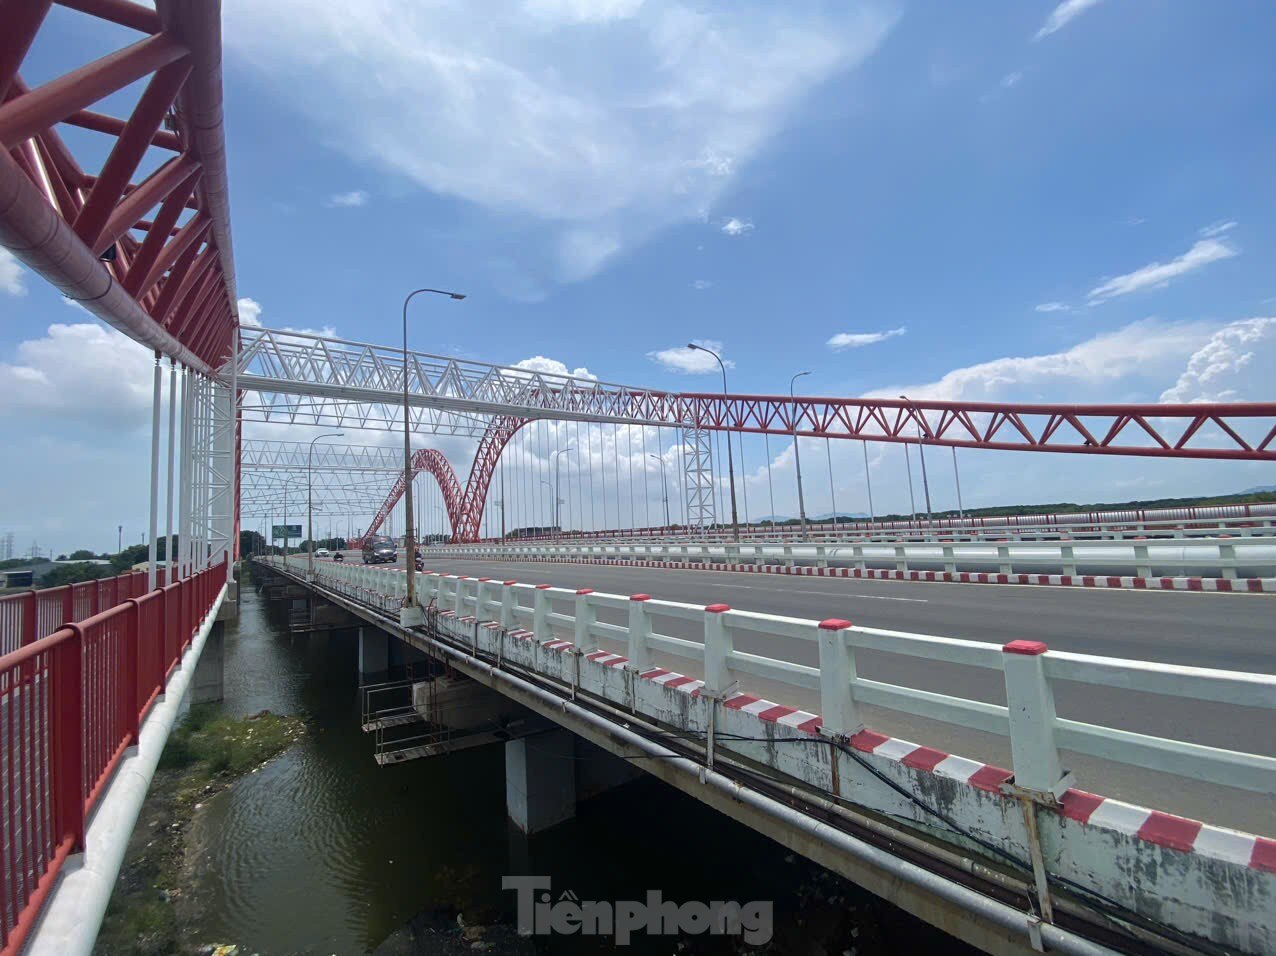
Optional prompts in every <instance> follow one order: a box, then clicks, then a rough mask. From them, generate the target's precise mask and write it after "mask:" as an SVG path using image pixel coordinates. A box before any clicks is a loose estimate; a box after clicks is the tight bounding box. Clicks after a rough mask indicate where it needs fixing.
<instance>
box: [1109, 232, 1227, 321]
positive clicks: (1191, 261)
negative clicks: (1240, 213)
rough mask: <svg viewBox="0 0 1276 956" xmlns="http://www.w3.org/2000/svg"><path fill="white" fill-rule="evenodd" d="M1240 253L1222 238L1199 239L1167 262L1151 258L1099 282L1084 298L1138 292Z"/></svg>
mask: <svg viewBox="0 0 1276 956" xmlns="http://www.w3.org/2000/svg"><path fill="white" fill-rule="evenodd" d="M1238 254H1239V253H1238V252H1237V251H1236V250H1235V249H1234V248H1232V247H1231V246H1229V245H1228V244H1227V243H1225V242H1221V241H1219V240H1218V239H1200V240H1198V241H1197V243H1196V244H1195V245H1194V246H1192V248H1191V249H1189V250H1188V251H1187V252H1185V253H1183V255H1181V256H1179V257H1178V258H1177V259H1172V260H1171V261H1169V262H1165V263H1162V262H1152V263H1149V264H1148V265H1146V266H1144V267H1143V268H1142V269H1136V270H1135V271H1133V272H1127V273H1126V274H1125V275H1121V276H1117V277H1116V278H1113V279H1108V280H1107V281H1106V282H1104V283H1103V284H1102V285H1099V286H1096V287H1095V288H1093V289H1091V290H1090V292H1089V293H1088V294H1087V296H1086V298H1087V299H1088V300H1089V303H1090V304H1091V305H1097V304H1098V303H1100V302H1106V301H1107V300H1108V299H1115V298H1116V297H1117V296H1121V295H1129V294H1130V293H1131V292H1141V291H1142V290H1144V289H1154V288H1159V287H1160V286H1163V285H1165V284H1166V283H1167V282H1169V281H1170V280H1171V279H1175V278H1177V277H1178V276H1181V275H1185V274H1186V273H1189V272H1194V271H1195V270H1197V269H1200V268H1202V267H1203V266H1207V265H1209V264H1210V263H1211V262H1218V261H1219V260H1221V259H1230V258H1231V257H1232V256H1235V255H1238Z"/></svg>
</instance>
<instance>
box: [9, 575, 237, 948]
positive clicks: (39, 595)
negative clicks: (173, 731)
mask: <svg viewBox="0 0 1276 956" xmlns="http://www.w3.org/2000/svg"><path fill="white" fill-rule="evenodd" d="M225 581H226V565H225V563H223V564H220V565H217V566H216V567H213V568H209V569H207V570H205V571H201V572H199V573H198V574H195V575H192V576H191V577H188V578H186V579H185V580H183V581H177V582H175V583H173V584H170V585H167V586H165V587H161V588H157V589H156V590H154V591H151V592H149V593H141V591H142V589H143V588H145V586H146V575H145V574H126V575H121V576H120V577H118V578H112V579H109V580H108V581H89V582H85V583H84V584H77V585H71V586H69V587H64V588H52V589H50V590H48V591H33V592H27V593H24V594H20V595H17V596H16V597H17V600H9V601H6V602H4V603H0V627H2V628H4V630H3V632H0V633H3V635H4V639H5V640H6V641H8V640H9V639H10V635H11V633H16V634H17V635H18V637H17V639H16V641H15V644H16V647H15V649H13V650H11V651H9V652H8V653H5V654H4V655H3V656H0V829H2V830H3V832H4V839H3V841H0V956H9V954H11V953H16V952H18V951H19V950H20V949H21V947H22V944H23V941H24V940H25V939H26V936H27V933H28V932H30V929H31V927H32V926H33V925H34V923H35V919H36V917H37V916H38V914H39V912H40V907H41V906H43V904H44V901H45V899H46V897H47V896H48V893H49V889H50V888H51V887H52V885H53V883H54V881H55V880H56V879H57V875H58V871H59V869H60V868H61V866H62V863H63V861H65V860H66V858H67V856H68V855H69V854H71V853H76V852H79V851H81V850H83V849H84V826H85V818H86V817H87V816H88V814H89V812H90V811H91V810H92V809H93V806H94V804H96V802H97V800H98V798H99V797H100V796H101V794H102V791H103V789H104V788H105V786H106V784H107V782H108V781H109V780H110V778H111V774H112V773H113V772H114V770H115V767H116V765H117V764H118V763H119V761H120V758H121V757H122V756H123V754H124V751H125V750H126V749H127V748H128V747H129V746H131V745H133V744H135V743H136V742H137V731H138V727H139V725H140V724H141V722H142V721H143V720H144V719H145V717H146V714H147V713H148V711H149V710H150V708H151V706H152V704H153V703H154V702H155V699H156V698H157V697H158V696H159V695H160V694H161V693H163V690H164V684H165V681H166V679H167V677H168V674H169V673H170V672H171V671H172V669H173V668H174V667H175V666H176V665H177V663H178V661H179V660H180V659H181V656H182V654H183V653H184V652H185V650H186V648H187V647H188V646H189V645H190V642H191V640H192V638H193V637H194V635H195V632H196V629H197V628H198V627H199V624H200V622H201V621H202V620H203V618H204V616H205V615H206V614H207V613H208V611H209V609H210V608H211V607H212V604H213V601H214V600H215V599H216V597H217V595H218V593H219V592H220V591H221V588H222V585H223V584H224V583H225ZM108 602H110V603H108ZM15 608H17V610H15ZM82 609H88V611H89V613H88V614H87V615H85V616H83V617H81V618H80V619H79V620H78V621H77V623H68V624H64V625H63V626H60V627H59V626H57V625H54V627H56V630H54V629H53V628H49V629H48V631H46V630H43V629H41V630H40V633H48V636H47V637H43V638H40V639H39V640H34V639H30V640H29V639H27V637H28V635H31V634H32V633H33V631H34V630H35V626H36V625H37V624H39V623H43V622H44V621H45V620H48V619H49V615H54V616H56V615H57V614H59V613H62V612H65V611H66V610H82ZM67 619H68V618H63V620H67ZM49 631H52V633H49ZM4 646H6V647H7V646H9V645H8V644H7V643H6V644H5V645H4Z"/></svg>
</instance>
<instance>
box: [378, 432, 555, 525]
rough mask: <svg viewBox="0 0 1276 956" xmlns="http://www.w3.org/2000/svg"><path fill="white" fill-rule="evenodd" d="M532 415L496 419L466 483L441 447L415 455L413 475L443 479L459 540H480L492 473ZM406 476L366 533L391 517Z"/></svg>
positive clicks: (396, 484) (442, 487)
mask: <svg viewBox="0 0 1276 956" xmlns="http://www.w3.org/2000/svg"><path fill="white" fill-rule="evenodd" d="M529 420H530V419H526V418H513V417H507V416H501V417H497V418H494V419H492V422H491V423H490V424H489V425H488V428H487V431H485V432H484V433H483V437H482V438H481V439H480V440H479V446H478V450H477V451H476V452H475V453H474V466H473V468H471V469H470V477H469V478H468V479H467V480H466V482H465V487H464V488H462V487H461V483H460V482H459V481H457V480H456V473H455V472H454V471H453V470H452V466H451V465H450V464H449V463H448V460H447V458H445V457H444V455H443V453H442V452H441V451H437V450H436V449H434V448H422V449H421V450H420V451H418V452H417V453H416V454H414V455H413V456H412V476H413V477H414V478H415V477H416V476H417V475H418V474H419V473H420V472H422V471H428V472H429V473H430V474H431V475H433V476H434V479H435V480H436V481H437V482H438V483H439V489H440V490H441V491H442V492H443V507H444V508H445V509H446V510H447V517H448V521H449V522H450V523H451V525H452V537H453V539H454V540H456V541H477V540H478V533H479V524H480V522H481V521H482V519H483V506H484V505H485V504H486V503H487V491H488V487H489V486H490V485H491V483H492V475H493V474H494V473H495V471H496V463H497V461H499V460H500V457H501V452H502V451H504V450H505V446H506V445H507V444H509V440H510V439H511V438H513V437H514V434H515V433H516V432H517V431H518V430H519V429H520V428H522V427H523V426H524V425H526V424H527V423H528V421H529ZM403 492H404V481H403V476H402V475H399V477H398V478H397V479H396V480H395V482H394V487H393V488H391V489H390V493H389V494H388V495H387V496H386V499H385V503H384V504H382V505H381V508H380V510H378V511H377V513H376V515H375V516H374V517H373V519H372V523H371V524H369V525H368V530H367V531H366V532H365V535H364V536H365V537H367V536H368V535H373V534H376V533H377V531H378V530H379V529H380V528H381V525H383V524H384V523H385V520H386V518H388V517H390V512H391V511H393V510H394V506H395V505H397V504H398V503H399V499H400V498H402V497H403Z"/></svg>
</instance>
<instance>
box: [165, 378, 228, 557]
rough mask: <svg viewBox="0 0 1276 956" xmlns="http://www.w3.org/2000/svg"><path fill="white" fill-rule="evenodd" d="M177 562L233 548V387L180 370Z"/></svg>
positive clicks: (214, 555) (225, 551)
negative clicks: (179, 480) (179, 474)
mask: <svg viewBox="0 0 1276 956" xmlns="http://www.w3.org/2000/svg"><path fill="white" fill-rule="evenodd" d="M182 378H183V386H182V388H183V401H182V454H181V461H182V483H181V493H180V496H181V504H180V506H179V507H180V510H179V531H178V535H179V539H178V540H179V549H180V550H179V554H178V555H177V557H178V560H179V561H180V563H181V567H182V569H183V571H184V573H191V572H194V571H199V570H202V569H203V568H206V567H208V566H210V565H212V564H217V563H218V562H220V561H221V560H222V559H223V558H227V559H231V560H233V556H234V552H235V541H234V534H235V407H234V402H233V401H232V394H233V390H232V388H231V387H230V386H229V385H227V384H225V383H223V382H220V381H215V380H213V379H210V378H207V377H205V376H204V375H201V374H199V373H198V372H192V371H189V370H186V371H184V372H183V376H182Z"/></svg>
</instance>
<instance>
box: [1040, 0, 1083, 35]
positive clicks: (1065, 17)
mask: <svg viewBox="0 0 1276 956" xmlns="http://www.w3.org/2000/svg"><path fill="white" fill-rule="evenodd" d="M1098 3H1099V0H1063V3H1061V4H1059V5H1058V6H1057V7H1055V8H1054V9H1053V10H1051V11H1050V16H1048V17H1046V22H1045V23H1044V24H1043V25H1042V27H1041V29H1040V30H1038V31H1037V33H1036V35H1035V36H1034V37H1033V39H1034V40H1040V39H1042V38H1043V37H1048V36H1050V34H1052V33H1054V32H1055V31H1057V30H1062V29H1063V28H1064V27H1066V26H1067V25H1068V24H1069V23H1070V22H1071V21H1072V20H1074V19H1075V18H1076V17H1079V16H1080V15H1081V14H1083V13H1085V12H1086V11H1087V10H1089V9H1090V8H1091V7H1093V6H1097V5H1098Z"/></svg>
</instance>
